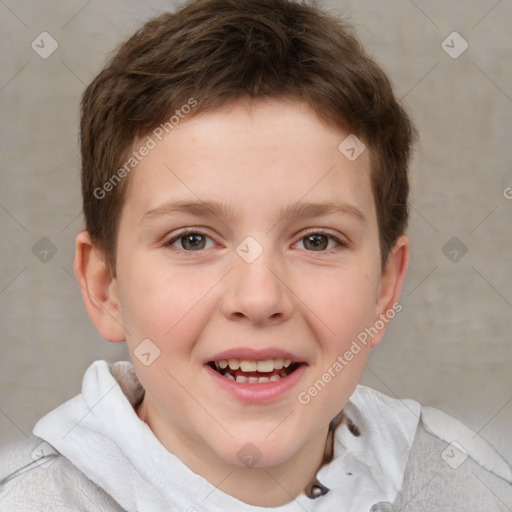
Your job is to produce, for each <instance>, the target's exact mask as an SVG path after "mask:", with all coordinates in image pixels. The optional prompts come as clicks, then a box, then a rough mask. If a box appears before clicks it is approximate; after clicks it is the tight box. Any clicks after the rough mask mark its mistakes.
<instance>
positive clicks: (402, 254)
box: [371, 235, 410, 347]
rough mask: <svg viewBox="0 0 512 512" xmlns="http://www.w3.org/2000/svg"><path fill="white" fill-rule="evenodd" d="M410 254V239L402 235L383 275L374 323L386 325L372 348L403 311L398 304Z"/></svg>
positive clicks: (392, 251)
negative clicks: (397, 314)
mask: <svg viewBox="0 0 512 512" xmlns="http://www.w3.org/2000/svg"><path fill="white" fill-rule="evenodd" d="M409 253H410V242H409V238H408V237H407V236H406V235H401V236H400V237H399V238H398V239H397V241H396V242H395V245H394V246H393V249H392V250H391V252H390V254H389V256H388V259H387V262H386V267H385V268H384V269H383V270H382V273H381V277H380V286H379V294H378V297H377V304H376V308H375V319H374V321H375V323H376V322H377V321H378V320H380V321H381V322H382V323H384V328H383V329H381V331H380V332H379V333H378V335H376V336H375V337H374V338H373V339H372V341H371V346H372V347H374V346H376V345H377V344H378V343H379V342H380V340H381V339H382V337H383V336H384V332H385V330H386V327H387V324H388V323H389V321H390V320H391V319H392V318H393V317H394V316H395V314H396V313H397V312H398V311H399V310H401V309H402V308H401V306H398V304H399V299H400V293H401V291H402V285H403V283H404V280H405V276H406V274H407V268H408V266H409ZM397 306H398V307H397ZM383 315H384V316H383Z"/></svg>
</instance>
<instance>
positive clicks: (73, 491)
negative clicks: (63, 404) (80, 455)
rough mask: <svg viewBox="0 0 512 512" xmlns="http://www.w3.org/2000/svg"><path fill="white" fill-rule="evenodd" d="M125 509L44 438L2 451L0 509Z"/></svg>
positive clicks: (108, 511) (31, 511)
mask: <svg viewBox="0 0 512 512" xmlns="http://www.w3.org/2000/svg"><path fill="white" fill-rule="evenodd" d="M21 510H23V512H64V511H66V512H69V511H70V510H77V511H78V510H79V511H81V512H98V511H101V512H123V509H122V508H121V507H120V506H119V504H118V503H117V502H115V501H114V500H113V499H112V497H111V496H109V495H108V494H107V493H106V492H105V491H104V490H103V489H101V488H100V487H98V486H97V485H96V484H95V483H94V482H92V481H91V480H89V479H88V478H87V477H86V476H85V475H84V474H83V473H82V472H81V471H80V470H78V469H77V468H76V466H74V465H73V464H72V463H71V462H70V461H69V460H68V459H66V458H65V457H63V456H62V455H60V454H58V453H57V452H56V451H55V450H54V449H53V448H52V447H51V446H50V445H48V443H46V442H44V441H43V440H42V439H40V438H38V437H36V436H33V435H32V436H31V437H30V438H28V439H25V440H23V441H21V442H18V443H14V444H12V445H9V446H7V447H6V448H4V449H3V450H2V452H1V453H0V512H19V511H21Z"/></svg>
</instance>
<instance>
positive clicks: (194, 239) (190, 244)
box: [165, 231, 215, 252]
mask: <svg viewBox="0 0 512 512" xmlns="http://www.w3.org/2000/svg"><path fill="white" fill-rule="evenodd" d="M208 241H210V245H209V246H208V247H207V244H208ZM165 245H166V246H167V247H172V248H173V249H174V248H175V249H178V250H180V249H181V250H183V251H187V252H195V251H201V250H203V249H209V248H211V247H214V246H215V242H214V241H213V240H212V239H211V238H210V237H209V236H206V235H205V234H203V233H199V232H197V231H185V232H183V231H182V232H181V233H178V234H177V235H176V236H174V237H173V238H171V239H170V240H169V241H167V242H166V243H165Z"/></svg>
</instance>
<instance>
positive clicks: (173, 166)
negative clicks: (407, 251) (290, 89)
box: [125, 100, 375, 221]
mask: <svg viewBox="0 0 512 512" xmlns="http://www.w3.org/2000/svg"><path fill="white" fill-rule="evenodd" d="M348 135H349V133H347V132H343V131H342V130H340V129H335V128H332V127H329V126H327V125H325V124H324V123H323V122H322V121H320V120H319V118H318V117H317V115H316V113H315V112H314V111H313V110H312V109H311V108H310V107H309V106H308V105H307V104H305V103H302V102H298V101H289V100H265V101H262V100H259V101H253V102H249V101H238V102H235V103H232V104H229V105H227V106H224V107H222V108H220V109H218V110H215V111H211V112H207V113H200V114H198V115H195V116H193V117H191V118H190V119H187V118H186V117H185V118H184V119H183V120H181V121H180V122H179V124H177V125H175V126H174V127H173V129H172V131H171V132H170V133H169V134H168V135H165V136H164V137H163V139H162V140H158V138H157V137H155V136H154V134H149V136H150V137H152V139H153V140H154V142H155V145H154V147H153V149H151V151H149V153H148V154H147V156H145V157H144V158H143V159H142V160H141V161H140V162H139V164H138V165H137V167H136V168H135V170H134V171H133V172H132V175H131V177H130V186H129V189H128V191H127V197H126V199H125V203H129V204H130V208H129V212H130V213H134V214H135V212H136V214H137V215H138V216H139V220H140V219H141V217H142V216H144V214H146V213H147V212H148V211H150V210H152V209H155V208H157V207H158V206H159V205H163V204H166V203H169V201H171V202H172V200H173V199H174V200H195V202H201V201H205V202H207V201H213V202H217V203H222V204H224V205H226V206H227V205H229V208H225V210H226V211H228V210H229V212H230V214H231V216H232V217H234V218H235V219H236V217H238V216H240V215H243V213H244V212H245V213H247V214H251V211H252V212H254V211H256V210H257V211H258V213H259V214H263V212H264V211H265V212H268V213H269V215H274V216H282V214H283V211H286V210H287V209H288V206H289V205H290V204H292V203H296V202H297V201H300V202H308V203H331V204H334V203H344V204H347V205H349V207H350V206H351V207H353V209H354V210H359V211H360V212H364V216H365V217H368V218H369V220H370V221H371V220H372V218H373V217H375V210H374V206H373V196H372V192H371V185H370V169H369V155H368V154H367V153H368V152H367V151H364V152H363V153H362V154H361V155H360V156H359V157H358V158H357V159H356V160H354V161H350V160H349V159H347V157H346V156H345V155H344V154H343V152H341V151H340V150H339V146H340V144H341V143H342V142H343V141H344V140H345V139H346V137H347V136H348ZM143 142H144V139H142V140H140V141H136V143H135V144H134V149H135V150H136V149H137V147H139V146H140V145H141V144H143Z"/></svg>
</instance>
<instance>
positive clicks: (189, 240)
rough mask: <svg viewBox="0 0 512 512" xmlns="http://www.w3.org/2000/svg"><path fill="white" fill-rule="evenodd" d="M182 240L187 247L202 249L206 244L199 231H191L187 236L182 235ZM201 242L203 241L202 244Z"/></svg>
mask: <svg viewBox="0 0 512 512" xmlns="http://www.w3.org/2000/svg"><path fill="white" fill-rule="evenodd" d="M181 242H182V244H183V247H185V248H186V249H190V248H193V249H194V248H195V249H197V248H199V249H202V248H204V244H205V240H204V237H203V235H201V234H199V233H190V234H188V235H186V236H182V237H181ZM201 242H202V244H201ZM187 246H188V247H187Z"/></svg>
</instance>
